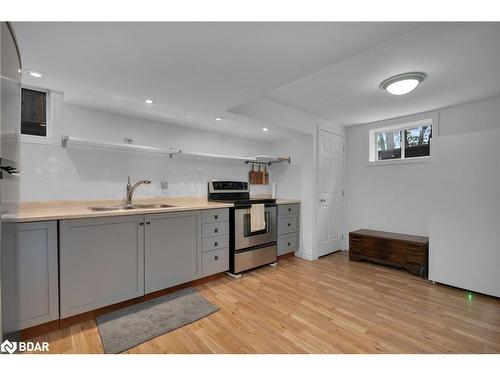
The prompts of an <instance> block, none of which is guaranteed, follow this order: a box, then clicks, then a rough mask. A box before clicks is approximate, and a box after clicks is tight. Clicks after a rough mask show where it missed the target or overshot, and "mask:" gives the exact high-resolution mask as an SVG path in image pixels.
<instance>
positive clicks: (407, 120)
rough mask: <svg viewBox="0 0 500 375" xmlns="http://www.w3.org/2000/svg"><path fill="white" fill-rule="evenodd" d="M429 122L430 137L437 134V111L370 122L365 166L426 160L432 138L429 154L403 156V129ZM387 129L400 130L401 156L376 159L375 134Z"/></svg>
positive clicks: (412, 162) (427, 159) (413, 162)
mask: <svg viewBox="0 0 500 375" xmlns="http://www.w3.org/2000/svg"><path fill="white" fill-rule="evenodd" d="M429 122H430V123H431V126H432V138H435V137H437V136H438V134H439V133H438V129H439V123H438V113H437V112H426V113H422V114H419V115H411V116H406V117H399V118H395V119H391V120H385V121H380V122H376V123H372V124H370V125H369V127H368V132H367V133H368V136H367V138H368V141H367V143H368V144H367V148H366V149H367V150H368V155H367V158H366V159H367V163H366V165H367V166H373V165H391V164H415V163H423V162H428V161H429V160H430V158H431V156H432V138H431V142H430V147H429V156H417V157H412V158H405V157H404V156H405V145H406V137H405V134H404V131H405V130H406V129H413V128H416V127H419V126H422V125H425V124H429ZM388 131H401V158H398V159H385V160H378V158H377V137H376V135H377V134H378V133H381V132H388Z"/></svg>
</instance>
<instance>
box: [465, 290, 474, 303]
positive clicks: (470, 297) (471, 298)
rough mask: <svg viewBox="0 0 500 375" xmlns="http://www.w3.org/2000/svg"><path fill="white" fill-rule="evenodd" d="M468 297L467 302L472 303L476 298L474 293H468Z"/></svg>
mask: <svg viewBox="0 0 500 375" xmlns="http://www.w3.org/2000/svg"><path fill="white" fill-rule="evenodd" d="M466 296H467V302H472V300H473V298H474V295H473V294H472V292H467V293H466Z"/></svg>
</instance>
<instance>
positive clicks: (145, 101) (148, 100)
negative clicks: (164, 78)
mask: <svg viewBox="0 0 500 375" xmlns="http://www.w3.org/2000/svg"><path fill="white" fill-rule="evenodd" d="M154 102H155V101H154V100H153V99H144V103H146V104H154Z"/></svg>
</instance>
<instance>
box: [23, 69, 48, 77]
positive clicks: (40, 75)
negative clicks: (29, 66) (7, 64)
mask: <svg viewBox="0 0 500 375" xmlns="http://www.w3.org/2000/svg"><path fill="white" fill-rule="evenodd" d="M26 73H28V74H29V75H30V76H32V77H33V78H45V77H46V75H45V74H43V73H41V72H37V71H35V70H27V71H26Z"/></svg>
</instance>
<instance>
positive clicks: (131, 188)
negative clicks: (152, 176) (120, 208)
mask: <svg viewBox="0 0 500 375" xmlns="http://www.w3.org/2000/svg"><path fill="white" fill-rule="evenodd" d="M150 183H151V181H149V180H141V181H139V182H136V183H135V184H134V186H132V185H131V184H130V176H129V177H128V183H127V203H126V205H127V206H132V197H133V195H134V191H135V189H137V187H138V186H139V185H142V184H146V185H149V184H150Z"/></svg>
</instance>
